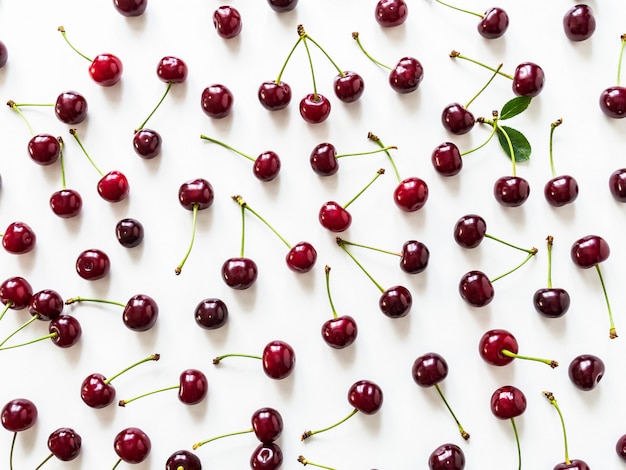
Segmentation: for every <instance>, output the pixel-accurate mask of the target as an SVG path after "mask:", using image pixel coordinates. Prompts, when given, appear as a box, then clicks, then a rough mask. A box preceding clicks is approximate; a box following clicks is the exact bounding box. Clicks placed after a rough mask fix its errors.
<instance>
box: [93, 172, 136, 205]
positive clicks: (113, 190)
mask: <svg viewBox="0 0 626 470" xmlns="http://www.w3.org/2000/svg"><path fill="white" fill-rule="evenodd" d="M97 188H98V194H100V197H102V199H104V200H105V201H108V202H120V201H122V200H124V199H126V196H128V193H129V192H130V185H129V184H128V179H127V178H126V176H125V175H124V173H122V172H120V171H117V170H113V171H109V172H108V173H107V174H106V175H104V176H103V177H102V178H100V181H98V186H97Z"/></svg>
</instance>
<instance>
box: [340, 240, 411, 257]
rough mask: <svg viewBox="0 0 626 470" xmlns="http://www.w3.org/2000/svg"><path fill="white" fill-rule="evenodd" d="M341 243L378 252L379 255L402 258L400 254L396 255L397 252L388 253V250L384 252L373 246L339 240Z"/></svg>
mask: <svg viewBox="0 0 626 470" xmlns="http://www.w3.org/2000/svg"><path fill="white" fill-rule="evenodd" d="M341 241H342V243H345V244H346V245H350V246H360V247H361V248H366V249H368V250H373V251H378V252H380V253H386V254H388V255H393V256H400V257H402V253H398V252H397V251H390V250H384V249H382V248H377V247H374V246H369V245H361V244H360V243H354V242H350V241H348V240H343V239H342V240H341Z"/></svg>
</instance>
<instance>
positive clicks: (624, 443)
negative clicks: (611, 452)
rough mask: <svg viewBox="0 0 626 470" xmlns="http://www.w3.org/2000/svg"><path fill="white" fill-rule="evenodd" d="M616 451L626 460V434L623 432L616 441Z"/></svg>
mask: <svg viewBox="0 0 626 470" xmlns="http://www.w3.org/2000/svg"><path fill="white" fill-rule="evenodd" d="M615 452H617V455H618V456H619V458H620V459H622V460H624V461H626V434H622V435H621V436H620V437H619V439H618V440H617V442H616V443H615Z"/></svg>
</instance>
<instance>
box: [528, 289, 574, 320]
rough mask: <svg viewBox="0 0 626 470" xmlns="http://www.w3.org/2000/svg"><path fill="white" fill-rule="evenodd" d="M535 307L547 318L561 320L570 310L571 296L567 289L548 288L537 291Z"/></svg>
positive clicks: (534, 298) (534, 299) (534, 297)
mask: <svg viewBox="0 0 626 470" xmlns="http://www.w3.org/2000/svg"><path fill="white" fill-rule="evenodd" d="M533 305H534V306H535V310H537V312H539V313H540V314H541V315H543V316H544V317H546V318H560V317H562V316H563V315H565V314H566V313H567V311H568V310H569V306H570V296H569V293H568V292H567V291H566V290H565V289H562V288H559V287H550V288H547V287H546V288H543V289H538V290H537V291H535V294H534V295H533Z"/></svg>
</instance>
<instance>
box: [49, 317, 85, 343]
mask: <svg viewBox="0 0 626 470" xmlns="http://www.w3.org/2000/svg"><path fill="white" fill-rule="evenodd" d="M48 332H49V333H51V334H54V335H55V336H53V337H52V338H50V339H51V340H52V343H53V344H54V345H55V346H58V347H59V348H71V347H72V346H74V345H75V344H76V343H78V341H79V340H80V338H81V336H82V334H83V329H82V328H81V326H80V323H79V322H78V320H77V319H76V318H74V317H73V316H71V315H59V316H58V317H56V318H54V319H53V320H52V321H51V322H50V324H49V325H48Z"/></svg>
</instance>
